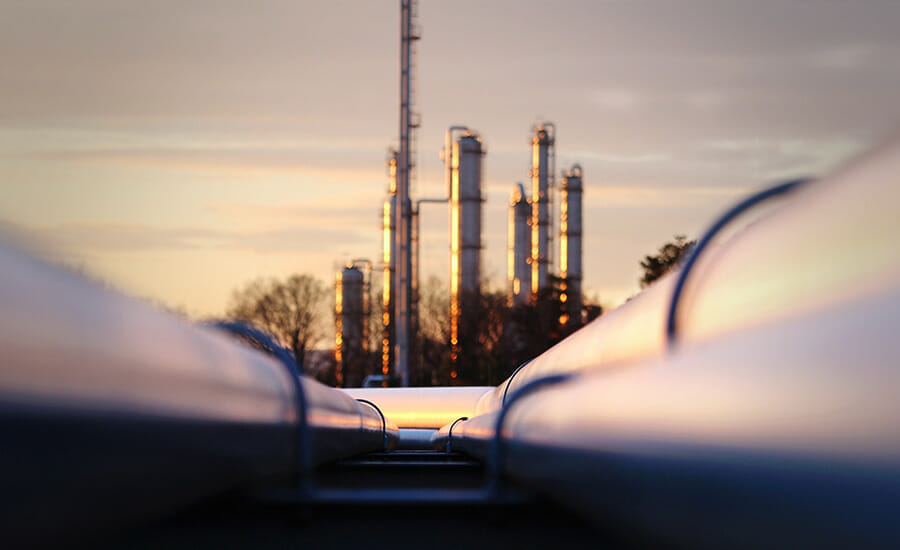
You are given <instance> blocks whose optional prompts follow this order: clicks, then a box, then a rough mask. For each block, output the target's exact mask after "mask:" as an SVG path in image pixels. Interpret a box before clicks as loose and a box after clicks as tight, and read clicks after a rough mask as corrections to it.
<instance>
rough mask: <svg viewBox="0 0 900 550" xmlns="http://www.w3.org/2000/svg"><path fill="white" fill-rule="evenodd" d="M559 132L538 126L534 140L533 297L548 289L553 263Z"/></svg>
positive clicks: (550, 127)
mask: <svg viewBox="0 0 900 550" xmlns="http://www.w3.org/2000/svg"><path fill="white" fill-rule="evenodd" d="M554 134H555V128H554V127H553V125H552V124H548V123H544V124H541V125H540V126H537V127H536V128H535V131H534V137H533V138H532V140H531V167H532V168H531V293H532V294H533V295H537V293H538V291H540V290H541V289H543V288H546V287H547V284H548V282H549V280H548V271H549V263H550V184H551V181H550V178H551V177H552V174H553V167H552V166H551V165H550V164H551V159H552V158H553V143H554V139H555V135H554Z"/></svg>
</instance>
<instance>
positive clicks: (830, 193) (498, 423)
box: [0, 0, 900, 549]
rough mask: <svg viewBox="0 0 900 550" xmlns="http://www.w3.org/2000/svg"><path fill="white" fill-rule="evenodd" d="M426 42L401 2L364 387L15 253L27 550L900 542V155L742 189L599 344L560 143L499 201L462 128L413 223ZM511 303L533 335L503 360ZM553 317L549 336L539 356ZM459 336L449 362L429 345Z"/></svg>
mask: <svg viewBox="0 0 900 550" xmlns="http://www.w3.org/2000/svg"><path fill="white" fill-rule="evenodd" d="M542 9H543V6H542ZM419 37H420V33H419V27H418V26H417V24H416V3H415V1H414V0H401V1H400V44H399V45H400V81H399V102H398V106H399V129H398V130H399V131H398V141H397V144H396V145H397V147H396V149H391V150H390V152H389V154H388V158H387V162H386V164H387V169H388V178H389V179H388V182H387V193H386V194H385V196H384V197H383V198H384V200H383V203H382V204H381V208H380V225H381V227H380V236H381V261H380V262H379V261H377V260H376V261H375V262H373V261H371V260H369V259H366V258H362V257H353V256H351V255H350V254H347V255H346V256H345V257H344V259H345V260H346V259H347V258H350V259H349V261H346V262H341V264H340V267H339V268H338V271H337V273H336V274H335V277H334V287H333V290H334V294H333V300H334V304H333V305H334V307H333V311H332V314H333V319H334V325H333V331H334V332H333V342H334V350H333V358H334V375H335V380H336V385H337V387H331V386H327V385H325V384H323V383H320V382H319V381H317V380H316V379H314V378H313V377H311V376H310V375H309V373H308V372H304V371H303V370H304V367H303V365H302V362H298V358H299V357H300V353H299V352H294V351H292V350H293V349H299V348H293V347H292V348H291V349H288V347H286V345H285V344H287V342H282V341H279V339H278V337H275V336H273V335H272V334H269V333H268V332H266V331H264V330H261V329H260V328H259V327H257V326H254V325H253V324H251V323H248V322H244V321H239V320H234V319H228V320H211V319H203V320H197V319H190V318H188V317H187V316H185V315H179V314H176V313H173V312H172V311H168V310H164V309H161V308H159V307H155V306H154V305H151V304H149V303H147V302H146V301H142V300H137V299H134V298H131V297H128V296H126V295H124V294H122V293H120V292H118V291H116V290H115V289H113V288H112V287H111V286H109V285H102V284H96V283H95V282H92V281H89V280H87V279H86V278H84V277H81V276H79V275H78V274H77V273H75V272H73V270H71V269H67V268H64V267H62V266H60V265H58V264H52V263H50V262H47V261H44V260H41V259H38V258H37V257H35V255H33V254H32V253H29V252H27V251H24V250H23V249H22V247H21V246H20V245H19V244H17V243H7V242H0V268H2V269H0V441H2V452H0V487H2V488H3V494H2V496H0V526H2V530H0V540H2V542H3V547H4V548H20V547H21V548H35V547H38V548H58V547H76V548H86V547H89V548H146V547H152V548H159V547H166V548H170V547H172V548H179V547H185V548H223V547H247V548H283V547H295V546H297V547H310V548H398V549H399V548H422V547H426V548H448V549H450V548H453V549H455V548H491V549H496V548H507V547H523V548H530V547H542V548H543V547H551V548H552V547H554V546H561V547H564V548H607V547H609V548H622V547H626V548H635V547H637V548H644V547H651V548H656V547H662V548H699V549H718V548H751V549H756V548H760V549H762V548H773V547H775V548H886V549H887V548H897V547H898V546H900V522H898V521H897V518H898V512H900V399H898V398H897V389H898V388H900V339H898V338H897V332H898V329H900V246H898V245H897V239H898V237H900V185H898V181H900V139H896V138H895V139H893V140H889V141H887V142H886V143H885V144H884V145H882V146H880V147H877V148H875V149H873V150H871V151H870V152H868V153H866V154H864V155H861V156H859V157H858V158H857V159H855V160H853V161H851V162H848V163H847V164H845V165H844V166H842V167H840V168H839V169H836V170H832V171H830V172H829V173H826V174H823V175H821V176H816V177H814V178H813V177H802V178H776V179H774V180H773V181H770V182H766V181H760V182H758V186H757V187H756V188H754V189H750V190H745V189H741V190H739V193H740V194H739V196H738V195H737V194H736V195H735V197H730V199H731V198H734V200H733V201H732V202H731V204H730V206H728V207H727V208H724V209H722V211H721V212H720V214H719V215H718V216H717V217H715V218H714V219H713V220H711V221H710V222H709V223H706V225H705V226H704V227H705V229H704V230H703V232H702V233H701V234H700V235H699V238H698V239H697V241H696V243H695V244H694V245H693V247H692V248H691V249H690V252H689V253H687V255H686V257H685V258H684V259H683V261H681V262H680V263H677V264H675V265H674V266H673V267H672V269H671V270H670V271H668V272H667V273H666V274H664V275H662V276H661V277H660V278H659V279H658V280H656V281H655V282H654V283H653V284H652V285H650V286H649V287H647V288H646V289H645V290H643V291H641V292H640V293H639V294H636V295H634V296H633V297H632V298H630V299H628V300H627V301H626V302H625V303H623V304H622V305H621V306H619V307H617V308H615V309H613V310H612V311H609V312H605V313H604V314H603V315H602V316H599V317H596V318H593V319H591V318H588V315H587V314H588V313H589V312H590V304H589V303H588V302H590V299H585V296H584V292H585V288H584V287H585V286H590V285H586V284H585V265H586V262H585V261H584V255H585V254H586V253H588V251H589V250H592V249H593V248H596V246H597V245H596V244H595V242H593V241H591V240H588V241H585V239H586V238H588V235H590V234H591V233H588V232H589V231H594V233H593V234H594V235H596V230H594V229H592V228H591V227H590V223H589V224H588V225H589V226H588V227H585V225H584V224H585V217H586V216H585V207H584V203H585V192H586V190H585V180H584V170H583V168H582V164H580V163H574V162H572V163H570V158H569V157H567V156H560V162H561V163H565V166H564V167H562V169H561V170H560V171H559V173H557V166H556V164H557V157H558V151H557V147H558V143H559V139H558V138H559V137H560V134H558V129H557V125H556V123H555V122H552V121H548V120H542V121H541V122H539V123H537V124H535V125H534V126H533V127H532V128H531V132H530V135H523V137H524V138H526V139H523V143H522V151H521V158H522V160H523V163H522V164H523V166H527V162H525V161H528V160H529V150H528V149H527V146H528V145H529V144H530V169H529V170H527V171H526V170H522V174H521V175H522V178H523V182H515V178H510V181H497V182H489V181H487V179H488V176H486V174H487V173H488V172H487V171H486V168H485V167H486V166H487V164H488V161H489V159H490V158H491V157H489V156H488V144H489V143H490V136H489V135H487V136H483V135H482V133H481V132H478V131H476V130H475V129H474V126H473V127H468V126H462V125H455V124H453V125H449V126H448V127H447V130H446V131H445V133H444V134H443V136H442V137H443V150H442V162H443V165H442V166H441V170H442V176H443V178H444V179H445V181H444V184H445V185H444V193H445V194H444V195H443V196H435V197H428V196H426V197H417V196H415V193H414V192H413V189H412V186H411V183H412V182H413V180H414V178H413V174H414V170H415V167H416V158H415V156H416V145H415V144H416V135H415V134H416V132H417V129H418V127H419V115H418V113H417V112H416V111H415V109H414V93H413V83H414V82H415V75H414V72H415V63H414V54H415V48H414V45H415V44H416V42H417V41H418V40H419ZM704 66H705V65H704ZM472 122H477V121H472ZM557 122H559V119H557ZM441 124H442V126H441V127H442V128H443V127H444V126H443V125H444V124H452V122H450V121H442V123H441ZM509 124H510V126H511V127H519V122H518V121H509ZM560 126H561V128H559V130H561V131H562V132H563V133H562V134H561V135H562V136H563V137H565V136H566V135H567V134H566V128H565V127H563V125H562V124H560ZM521 127H522V128H523V130H524V129H525V128H526V127H527V126H526V125H525V124H522V125H521ZM480 128H481V130H484V129H485V127H484V126H481V127H480ZM485 133H488V132H485ZM523 134H525V132H524V131H523ZM435 141H437V140H435ZM719 145H721V144H719ZM726 145H727V146H729V147H730V146H732V145H733V144H730V143H729V144H726ZM435 149H437V147H435ZM573 150H574V151H576V153H574V154H573V155H572V156H573V157H575V156H577V157H580V158H579V162H583V163H585V164H584V166H586V167H587V168H588V169H589V170H588V178H589V179H588V183H591V184H592V185H593V183H592V182H593V181H594V180H592V179H591V178H596V180H597V181H600V180H603V179H604V174H601V173H598V172H599V171H598V170H595V169H594V168H593V166H592V165H590V164H587V162H590V161H589V159H588V160H586V159H585V158H584V157H587V156H588V155H589V152H586V151H582V150H580V149H577V148H575V147H573ZM707 152H708V151H707ZM507 153H508V152H507ZM379 154H380V153H379ZM516 154H518V153H516ZM498 156H499V155H498ZM710 156H711V155H710ZM716 162H719V161H716ZM526 173H527V178H530V182H531V183H530V187H529V185H528V183H527V182H528V180H527V179H525V178H526ZM557 182H558V183H557ZM490 183H493V184H494V188H495V189H500V192H501V193H502V194H503V200H502V202H503V204H501V205H499V206H498V207H497V209H496V211H497V212H501V214H500V215H499V216H497V217H498V220H496V221H497V222H498V223H497V224H496V225H502V224H505V226H506V235H505V237H506V238H505V243H506V246H505V250H501V251H499V252H496V255H497V256H498V258H497V262H498V263H499V264H501V265H502V264H504V263H505V265H506V278H505V281H504V282H503V289H502V290H501V291H500V292H494V293H493V294H491V293H490V292H488V285H486V282H485V278H486V276H487V274H486V272H487V271H489V269H488V267H486V265H487V264H488V262H487V261H486V253H487V249H486V247H485V238H484V235H485V233H486V232H488V231H487V230H486V227H487V226H489V222H491V221H495V220H493V219H490V218H489V217H488V216H487V215H486V212H488V206H489V205H488V204H487V199H486V197H487V196H488V195H489V193H490V192H491V186H490V185H489V184H490ZM510 184H512V192H511V194H510V195H509V199H508V202H507V201H506V193H507V192H508V190H509V186H510ZM373 185H374V183H373ZM378 185H379V186H381V185H383V183H381V182H379V183H378ZM599 189H600V186H599V185H598V186H597V187H596V188H595V190H599ZM588 193H590V192H588ZM736 193H738V192H737V191H736ZM590 196H592V195H589V197H590ZM366 200H367V201H368V200H369V199H368V198H367V199H366ZM372 202H373V203H374V204H373V205H372V210H373V214H374V213H377V212H378V211H379V208H378V203H379V202H380V199H378V197H374V198H373V199H372ZM425 209H428V211H429V212H430V211H431V209H437V210H440V211H441V212H442V217H444V216H445V217H446V219H447V221H448V223H447V226H446V233H447V241H448V244H449V246H448V249H449V258H447V259H448V265H449V273H447V284H446V286H447V288H446V292H442V293H441V295H440V304H439V307H438V308H436V310H439V311H432V310H429V309H426V308H425V307H424V305H425V304H424V300H423V299H422V296H421V294H422V287H423V283H422V282H421V281H420V279H421V278H422V277H423V274H422V264H423V259H422V255H423V246H422V240H423V237H422V230H421V227H420V223H421V221H422V219H423V218H424V217H425V211H426V210H425ZM504 214H505V216H504ZM441 223H443V222H441ZM373 225H374V224H373ZM377 233H378V231H377V228H375V227H373V231H372V235H373V241H375V240H377V239H376V238H375V235H376V234H377ZM166 235H169V233H166ZM623 235H625V232H624V230H623V232H622V234H620V235H615V236H614V238H617V239H624V238H625V237H623ZM305 236H306V235H304V237H305ZM598 241H599V239H598ZM335 250H336V249H329V252H328V253H329V254H332V253H333V254H335V255H337V254H338V252H336V251H335ZM504 252H505V254H506V258H505V260H506V261H505V262H502V260H503V259H504V258H503V253H504ZM595 252H596V251H595ZM491 253H494V251H493V250H491ZM341 254H343V252H341ZM369 257H371V256H369ZM379 276H380V277H382V280H381V281H380V282H379V281H378V277H379ZM441 284H443V281H441ZM591 290H592V289H591ZM379 292H380V296H379V295H378V293H379ZM317 293H318V294H321V291H318V290H317ZM373 293H374V294H373ZM444 298H446V300H444ZM488 298H491V299H494V300H495V301H496V302H497V303H500V302H503V304H505V305H506V309H505V310H503V311H504V312H505V313H508V314H509V319H510V320H511V322H510V323H509V324H508V325H507V326H503V327H502V329H503V330H498V331H497V334H494V335H493V336H494V339H493V340H490V341H489V339H486V338H483V337H482V334H481V333H479V332H477V330H476V328H477V326H478V325H479V324H480V323H483V321H484V319H483V316H485V315H486V313H485V312H486V311H490V310H489V309H488V308H486V307H485V306H484V302H485V300H486V299H488ZM328 300H329V302H330V301H331V297H330V296H329V298H328ZM295 301H299V300H295ZM432 305H433V304H432ZM495 305H496V304H495ZM541 307H544V308H545V309H546V308H550V309H548V311H549V315H548V316H547V317H546V318H549V319H550V322H549V323H544V324H540V323H535V324H534V325H533V326H531V329H532V331H531V332H527V331H524V330H522V327H523V326H524V325H525V324H526V322H527V321H529V320H531V319H534V318H538V317H539V315H538V314H539V313H540V312H541V311H542V310H541ZM379 308H380V319H379V311H378V310H379ZM444 318H446V323H445V325H446V326H443V325H442V326H441V327H440V328H441V329H445V331H444V332H441V338H444V335H446V337H445V338H444V339H445V340H446V341H442V342H440V343H439V344H440V345H441V346H444V347H443V348H442V349H444V350H445V351H446V350H448V351H447V354H446V360H444V359H443V358H442V359H439V360H435V359H434V355H428V351H429V350H426V349H424V348H426V347H427V346H426V345H425V344H423V342H424V339H421V338H419V337H418V336H417V335H418V333H419V332H420V331H421V330H422V328H421V327H422V325H424V324H426V323H427V322H435V319H437V320H438V321H437V322H441V323H442V322H443V319H444ZM541 319H542V320H543V319H545V317H541ZM509 327H512V328H509ZM330 331H331V329H329V334H330ZM545 333H553V334H555V335H556V336H558V340H557V341H555V342H554V343H553V344H552V345H549V346H546V347H544V348H542V349H541V350H540V351H539V352H535V353H530V352H529V353H528V354H527V355H525V356H523V357H521V358H519V357H517V356H516V360H515V364H516V366H515V368H513V369H510V371H509V372H503V373H499V374H498V373H494V374H497V376H496V378H495V379H493V381H491V382H490V383H482V384H473V383H470V382H471V380H473V379H474V377H473V376H472V373H475V372H478V370H479V369H481V368H482V358H483V357H484V356H486V355H489V354H494V355H503V356H504V358H505V359H509V358H510V357H513V356H514V355H515V354H516V353H521V352H522V350H523V349H525V350H526V351H527V350H528V348H525V347H521V346H519V345H518V344H519V343H521V342H523V341H527V340H529V339H532V340H533V339H537V338H538V337H541V336H546V334H545ZM329 338H331V336H329ZM510 342H512V345H509V344H510ZM501 344H504V345H505V346H502V345H501ZM433 347H434V346H433ZM329 353H331V350H329ZM519 359H521V360H519ZM441 369H443V370H441ZM439 371H440V372H441V373H443V372H446V374H447V376H446V380H445V381H444V383H442V384H439V385H436V384H434V383H433V382H434V381H435V380H437V379H438V378H437V373H438V372H439ZM498 380H499V383H498V382H497V381H498Z"/></svg>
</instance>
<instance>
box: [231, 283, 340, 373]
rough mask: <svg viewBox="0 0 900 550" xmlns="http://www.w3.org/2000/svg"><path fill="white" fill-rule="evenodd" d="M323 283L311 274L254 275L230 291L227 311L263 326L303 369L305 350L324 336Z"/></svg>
mask: <svg viewBox="0 0 900 550" xmlns="http://www.w3.org/2000/svg"><path fill="white" fill-rule="evenodd" d="M325 297H326V290H325V285H324V284H322V282H321V281H319V280H318V279H316V278H314V277H312V276H311V275H291V276H290V277H288V278H287V279H286V280H278V279H274V278H271V279H257V280H255V281H252V282H250V283H248V284H247V285H246V286H244V287H243V288H240V289H238V290H235V291H234V294H233V295H232V297H231V302H230V304H229V306H228V309H227V314H228V315H229V316H230V317H233V318H235V319H242V320H244V321H249V322H252V323H255V324H257V325H259V326H260V327H262V328H264V329H266V330H267V331H269V332H270V333H272V334H273V335H274V336H276V337H277V338H278V339H280V340H281V343H282V344H283V345H285V346H287V347H288V348H290V349H291V351H293V352H294V357H295V358H296V360H297V366H298V367H300V370H301V372H303V363H304V359H305V355H306V350H308V349H310V348H311V347H313V346H314V345H315V344H316V343H317V342H318V341H319V340H321V339H322V337H323V336H324V333H325V331H324V330H323V327H322V319H323V318H324V307H323V306H324V302H325Z"/></svg>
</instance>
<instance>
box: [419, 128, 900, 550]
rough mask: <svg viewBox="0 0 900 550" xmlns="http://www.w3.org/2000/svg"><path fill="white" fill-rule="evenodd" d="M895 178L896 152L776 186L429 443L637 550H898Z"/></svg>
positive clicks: (899, 306) (899, 147)
mask: <svg viewBox="0 0 900 550" xmlns="http://www.w3.org/2000/svg"><path fill="white" fill-rule="evenodd" d="M898 175H900V142H898V143H894V144H892V145H890V146H888V147H885V148H883V149H881V150H879V151H876V152H875V153H873V154H870V155H868V156H866V157H865V158H863V159H861V160H860V161H858V162H856V163H853V164H851V165H849V166H848V167H846V168H844V169H842V170H840V171H838V172H837V173H836V174H834V175H833V176H831V177H828V178H824V179H822V180H818V181H815V182H810V183H806V184H804V185H791V186H787V187H790V189H789V191H790V194H789V196H787V197H786V198H784V199H783V200H781V202H780V204H779V205H777V207H775V208H773V209H769V210H767V211H765V212H763V213H762V214H760V215H758V216H757V217H756V219H754V220H753V221H752V223H750V224H749V225H747V226H746V227H743V228H742V229H740V230H737V231H733V232H732V233H731V234H730V235H727V236H725V237H722V238H720V239H717V241H716V242H715V244H714V245H712V246H711V247H708V248H707V249H706V251H705V252H703V253H702V254H699V253H698V255H697V256H696V257H694V258H693V260H692V261H691V264H692V271H691V273H690V276H687V274H684V276H683V277H682V276H681V275H679V274H678V273H675V274H672V275H669V276H668V277H666V278H665V279H664V280H661V281H660V282H658V283H657V284H656V285H654V286H653V287H651V288H650V289H648V290H647V291H645V292H644V293H643V294H641V295H639V296H638V297H636V298H634V299H633V300H631V301H630V302H628V303H626V304H625V305H623V306H622V307H620V308H619V309H617V310H616V311H613V312H612V313H610V314H608V315H606V316H604V317H601V318H600V319H598V320H596V321H594V322H593V323H591V324H590V325H588V326H587V327H585V328H584V329H582V330H581V331H579V332H577V333H575V334H573V335H572V336H570V337H569V338H567V339H565V340H564V341H562V342H560V343H559V344H557V345H556V346H554V347H553V348H551V349H550V350H548V351H547V352H545V353H544V354H542V355H541V356H539V357H537V358H535V359H534V360H533V361H531V362H530V363H528V364H527V365H525V366H523V367H522V368H520V369H519V370H518V371H517V372H516V373H515V374H514V375H513V377H511V378H510V379H508V380H507V381H505V382H504V383H503V384H501V385H500V386H498V387H497V388H496V389H495V390H494V391H493V392H489V393H487V394H485V395H484V396H483V397H482V399H481V401H480V402H479V404H478V407H477V409H478V410H477V414H476V415H475V416H472V417H470V418H468V419H467V420H461V421H458V422H455V423H453V424H448V425H446V426H444V427H442V428H441V429H440V430H439V432H438V433H437V434H436V435H435V437H434V438H433V444H434V446H435V448H439V447H441V446H443V445H447V444H448V440H450V437H449V432H450V429H451V427H452V441H450V445H451V446H452V450H454V451H462V452H466V453H469V454H472V455H475V456H478V457H480V458H482V459H484V460H486V461H488V463H489V464H490V465H491V468H492V469H493V470H495V471H497V472H499V473H498V474H497V476H500V475H504V476H507V477H508V478H511V479H513V480H516V481H517V482H519V483H522V484H524V485H526V486H529V487H531V488H533V489H535V490H537V491H539V492H542V493H544V494H546V495H548V496H550V497H552V498H554V499H556V500H557V501H558V502H560V503H561V504H563V505H565V506H568V507H570V508H571V509H572V510H573V511H574V512H576V513H578V514H580V515H582V516H584V517H586V518H589V519H591V520H593V521H596V522H598V523H602V524H603V525H606V526H610V525H612V526H616V527H618V528H621V529H622V530H623V532H626V533H629V534H630V535H632V536H633V537H634V540H639V541H643V542H644V543H647V544H660V543H664V544H671V545H676V546H685V547H706V548H713V547H717V548H720V547H760V546H770V545H772V544H777V545H779V546H805V547H810V546H815V547H819V546H827V547H841V546H843V547H846V546H859V545H863V546H867V547H892V546H894V545H895V544H896V541H897V540H900V526H898V525H897V523H896V521H895V520H894V517H893V516H894V514H893V513H892V512H891V511H896V510H898V509H900V402H898V401H897V399H896V395H895V394H896V388H897V387H900V371H898V370H897V368H896V367H897V365H898V364H900V341H898V339H897V338H896V334H895V333H896V329H897V327H898V326H900V247H898V246H897V243H896V239H897V237H898V236H900V211H898V208H900V207H898V204H900V188H898V186H897V185H896V181H897V177H898ZM772 194H774V193H772ZM714 227H715V224H714ZM711 233H712V232H711ZM679 278H681V283H680V284H679V285H678V286H679V287H680V291H679V292H677V293H676V291H675V289H676V282H677V281H678V279H679ZM670 312H671V315H672V318H674V319H675V321H676V322H675V323H674V325H673V324H671V323H669V322H668V321H667V317H668V316H669V315H670ZM667 326H669V327H670V326H675V327H677V330H671V329H670V330H669V332H668V333H667V330H666V328H667ZM546 378H549V379H550V380H554V381H557V382H558V383H557V384H555V385H553V386H552V387H547V388H543V387H542V388H540V389H539V391H534V392H531V393H529V394H528V395H525V396H522V397H521V398H515V399H510V397H509V396H511V395H516V394H517V391H518V390H521V389H522V388H526V389H528V388H531V387H532V386H533V385H534V384H536V383H540V381H541V380H543V379H546ZM497 442H501V443H502V447H501V448H502V450H503V452H502V453H498V452H497V451H496V449H497V448H498V447H497Z"/></svg>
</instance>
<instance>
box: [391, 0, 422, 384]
mask: <svg viewBox="0 0 900 550" xmlns="http://www.w3.org/2000/svg"><path fill="white" fill-rule="evenodd" d="M415 7H416V3H415V1H414V0H401V1H400V149H399V151H398V152H397V231H396V233H395V238H396V247H395V250H396V253H397V262H396V264H395V271H394V280H395V281H396V284H395V286H394V288H395V291H396V292H395V297H396V300H395V302H396V303H395V304H394V320H395V328H394V331H395V335H396V342H395V345H394V365H395V372H396V374H397V375H398V376H399V377H400V381H401V385H403V386H408V385H409V359H410V352H409V350H410V336H411V334H410V333H411V330H410V328H411V318H412V311H411V308H412V306H413V300H412V292H413V287H412V277H411V272H412V238H411V237H412V202H411V200H410V195H409V187H410V185H409V184H410V181H411V177H410V176H411V174H412V168H413V162H412V146H411V145H412V134H413V131H414V129H415V128H416V127H417V126H418V124H417V123H416V122H414V121H413V110H412V101H413V93H412V80H413V79H412V71H413V53H414V49H413V43H414V42H415V41H416V40H418V38H419V37H418V36H417V35H416V34H415V33H414V32H413V22H414V20H415Z"/></svg>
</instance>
